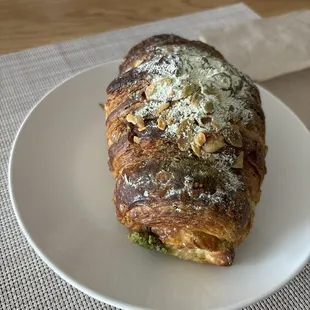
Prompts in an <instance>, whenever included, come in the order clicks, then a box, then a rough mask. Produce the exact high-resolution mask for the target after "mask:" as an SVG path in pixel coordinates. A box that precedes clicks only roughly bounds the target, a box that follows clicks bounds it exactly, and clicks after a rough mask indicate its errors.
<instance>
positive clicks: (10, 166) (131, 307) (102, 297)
mask: <svg viewBox="0 0 310 310" xmlns="http://www.w3.org/2000/svg"><path fill="white" fill-rule="evenodd" d="M120 62H121V60H114V61H110V62H106V63H101V64H98V65H95V66H91V67H88V68H86V69H83V70H81V71H79V72H77V73H75V74H73V75H71V76H69V77H67V78H66V79H64V80H62V81H61V82H60V83H58V84H57V85H56V86H55V87H53V88H52V89H51V90H49V91H48V92H47V93H46V94H45V95H44V96H43V97H42V98H41V99H39V100H38V102H37V103H36V104H35V105H34V106H33V107H32V108H31V109H30V111H29V112H28V114H27V115H26V117H25V118H24V120H23V121H22V123H21V124H20V126H19V128H18V130H17V132H16V133H15V137H14V140H13V143H12V144H11V149H10V155H9V163H8V191H9V197H10V200H11V203H12V207H13V211H14V214H15V217H16V219H17V222H18V225H19V227H20V229H21V231H22V233H23V235H24V236H25V238H26V240H27V242H28V244H29V245H30V246H31V247H32V248H33V249H34V251H35V253H36V254H37V255H38V257H39V258H40V259H41V260H42V261H43V263H45V264H46V265H47V266H48V267H49V268H50V269H51V270H52V271H53V272H55V273H56V275H58V276H60V277H61V278H62V279H63V280H65V281H66V282H67V283H69V285H71V286H73V287H74V288H76V289H78V290H79V291H80V292H82V293H84V294H86V295H88V296H90V297H91V298H94V299H96V300H98V301H100V302H103V303H107V304H110V305H112V306H114V307H118V308H122V309H126V310H158V309H155V308H141V307H140V306H135V305H132V304H129V303H127V302H122V301H119V300H117V299H115V298H110V297H107V296H105V295H103V294H100V293H97V292H96V291H95V290H93V289H91V288H88V287H87V286H85V285H83V284H81V283H79V282H78V281H76V280H75V279H73V278H72V277H71V276H69V275H68V274H67V273H66V272H65V271H63V270H61V269H60V268H59V267H57V266H56V265H55V264H54V263H53V262H52V261H51V260H50V259H49V258H48V256H47V255H46V254H45V253H44V251H42V250H41V249H40V247H39V246H38V245H37V244H36V242H35V241H34V240H33V239H32V237H31V235H30V233H29V232H28V229H27V228H26V226H25V225H24V223H23V220H22V217H21V215H20V212H19V210H20V208H19V206H18V204H17V202H16V200H15V197H14V185H13V181H12V169H13V165H14V154H15V149H16V145H17V143H18V140H19V137H20V134H21V132H22V130H23V128H24V126H25V124H26V123H27V121H29V118H30V116H31V115H32V113H33V112H34V111H35V110H36V108H37V107H38V106H39V105H40V104H41V103H42V102H43V101H44V99H45V98H46V97H47V96H49V95H50V94H51V93H52V92H54V91H55V90H56V89H57V88H59V87H60V86H62V85H64V84H66V83H67V82H68V81H70V80H72V79H74V78H75V77H77V76H79V75H82V74H84V73H86V72H89V71H91V70H94V69H97V68H99V67H104V66H107V65H110V64H114V63H115V64H117V63H120ZM255 85H256V86H257V87H258V88H259V90H261V89H262V90H263V91H264V92H265V93H267V94H268V96H270V97H272V98H273V99H274V100H275V101H278V102H279V103H281V105H282V106H283V107H284V108H285V109H287V111H288V112H290V113H291V114H292V115H293V117H294V118H295V119H296V120H297V121H298V122H299V123H300V124H301V125H302V127H303V130H305V133H306V134H308V135H309V145H310V131H309V130H308V128H307V127H306V125H305V124H304V122H303V121H302V120H301V119H300V118H299V117H298V116H297V114H296V113H295V112H294V111H293V110H292V109H291V108H290V107H289V106H287V105H286V104H285V103H284V102H283V101H282V100H281V99H280V98H278V97H277V96H276V95H274V94H273V93H271V92H270V91H269V90H267V89H266V88H265V87H263V86H261V85H260V83H256V82H255ZM308 251H309V253H308V254H307V256H306V258H305V260H304V261H303V263H302V264H300V266H299V267H298V268H296V269H295V270H293V272H292V273H290V275H289V276H287V277H285V279H284V280H282V281H280V282H279V284H278V285H275V286H274V287H272V288H271V289H269V290H268V291H267V292H266V293H264V294H263V295H261V296H259V297H257V298H255V299H253V298H248V299H243V300H242V301H240V302H238V303H235V304H233V305H230V306H228V307H224V308H223V307H220V308H210V309H209V310H237V309H239V308H242V307H247V306H249V305H252V304H256V303H258V302H260V301H262V300H264V299H266V298H268V297H269V296H270V295H272V294H274V293H276V292H277V291H279V290H280V289H281V288H283V287H284V286H285V285H287V284H288V283H289V282H290V281H292V280H293V279H294V278H295V277H296V276H297V275H298V274H299V273H300V272H301V271H302V270H303V268H304V267H305V266H306V265H307V264H308V263H309V260H310V247H309V250H308Z"/></svg>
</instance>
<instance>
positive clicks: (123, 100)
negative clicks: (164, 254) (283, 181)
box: [105, 35, 266, 265]
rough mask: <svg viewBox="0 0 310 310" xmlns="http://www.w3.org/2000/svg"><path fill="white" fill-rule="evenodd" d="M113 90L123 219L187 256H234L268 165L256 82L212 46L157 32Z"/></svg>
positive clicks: (113, 140) (110, 106)
mask: <svg viewBox="0 0 310 310" xmlns="http://www.w3.org/2000/svg"><path fill="white" fill-rule="evenodd" d="M107 93H108V100H107V102H106V104H105V111H106V123H107V138H108V139H107V140H108V147H109V165H110V169H111V171H112V173H113V175H114V176H115V178H116V181H117V182H116V187H115V194H114V201H115V205H116V209H117V216H118V219H119V220H120V222H121V223H122V224H124V225H125V226H127V227H128V228H129V229H130V230H133V231H137V232H139V231H140V232H145V231H151V232H152V234H156V235H157V236H158V237H159V239H160V240H161V242H163V244H164V245H165V246H166V247H167V248H168V249H169V252H170V253H171V254H173V255H176V256H178V257H180V258H183V259H189V260H194V261H200V262H209V263H214V264H217V265H230V264H232V262H233V259H234V246H236V245H238V244H240V243H241V242H242V241H243V240H244V239H245V237H246V236H247V234H248V232H249V230H250V229H251V226H252V221H253V216H254V207H255V204H256V203H257V202H258V201H259V199H260V193H261V190H260V188H261V184H262V182H263V179H264V175H265V174H266V167H265V155H266V146H265V118H264V113H263V110H262V108H261V102H260V96H259V92H258V89H257V88H256V86H255V85H254V84H253V83H252V82H251V80H250V79H249V78H248V77H247V76H245V75H243V74H242V73H240V72H239V71H238V70H236V69H235V68H234V67H232V66H231V65H229V64H228V63H227V62H226V61H225V60H224V58H223V57H222V55H221V54H220V53H219V52H218V51H216V50H215V49H214V48H213V47H210V46H208V45H207V44H204V43H201V42H198V41H188V40H186V39H183V38H181V37H178V36H174V35H158V36H154V37H151V38H148V39H146V40H144V41H142V42H141V43H140V44H138V45H136V46H135V47H133V48H132V49H131V50H130V51H129V53H128V54H127V56H126V57H125V58H124V61H123V63H122V65H121V66H120V75H119V76H118V77H117V78H116V79H115V80H114V81H112V83H111V84H110V85H109V87H108V88H107ZM168 232H170V233H168ZM172 232H173V233H172ZM185 241H186V242H185ZM182 244H183V245H182ZM184 244H185V245H184Z"/></svg>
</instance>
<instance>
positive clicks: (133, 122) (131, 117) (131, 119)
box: [126, 113, 137, 125]
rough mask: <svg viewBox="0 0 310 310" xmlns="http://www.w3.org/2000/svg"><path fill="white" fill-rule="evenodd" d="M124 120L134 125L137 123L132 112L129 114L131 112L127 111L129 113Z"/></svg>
mask: <svg viewBox="0 0 310 310" xmlns="http://www.w3.org/2000/svg"><path fill="white" fill-rule="evenodd" d="M126 120H127V122H128V123H132V124H134V125H136V124H137V118H136V117H135V116H134V115H133V114H131V113H129V114H128V115H127V116H126Z"/></svg>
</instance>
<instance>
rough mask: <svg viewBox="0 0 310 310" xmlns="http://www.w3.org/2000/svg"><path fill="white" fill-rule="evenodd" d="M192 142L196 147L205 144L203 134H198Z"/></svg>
mask: <svg viewBox="0 0 310 310" xmlns="http://www.w3.org/2000/svg"><path fill="white" fill-rule="evenodd" d="M194 142H195V144H196V145H198V146H202V145H203V144H204V143H205V142H206V136H205V134H204V133H203V132H202V131H200V132H198V133H197V134H196V136H195V137H194Z"/></svg>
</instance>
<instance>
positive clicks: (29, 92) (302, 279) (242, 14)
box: [0, 4, 310, 310]
mask: <svg viewBox="0 0 310 310" xmlns="http://www.w3.org/2000/svg"><path fill="white" fill-rule="evenodd" d="M253 18H259V17H258V16H257V15H256V14H255V13H254V12H253V11H251V10H250V9H249V8H248V7H246V6H245V5H243V4H238V5H233V6H230V7H224V8H219V9H216V10H212V11H206V12H201V13H197V14H193V15H188V16H182V17H178V18H174V19H169V20H165V21H161V22H155V23H151V24H146V25H143V26H137V27H132V28H128V29H123V30H118V31H113V32H108V33H103V34H100V35H96V36H92V37H87V38H82V39H78V40H74V41H70V42H65V43H59V44H55V45H49V46H43V47H40V48H36V49H32V50H27V51H23V52H19V53H15V54H8V55H4V56H1V57H0V146H1V149H0V203H1V207H0V309H6V310H10V309H24V310H27V309H31V310H34V309H40V310H41V309H55V310H60V309H70V310H71V309H96V310H98V309H116V308H114V307H111V306H109V305H106V304H103V303H100V302H99V301H96V300H94V299H92V298H90V297H88V296H86V295H85V294H83V293H81V292H79V291H78V290H76V289H75V288H73V287H72V286H70V285H69V284H67V283H66V282H65V281H63V280H62V279H61V278H59V277H58V276H57V275H56V274H55V273H54V272H53V271H52V270H51V269H49V268H48V267H47V266H46V265H45V263H44V262H42V261H41V259H40V258H39V257H38V256H37V255H36V254H35V253H34V251H33V250H32V249H31V248H30V246H29V245H28V243H27V242H26V240H25V238H24V237H23V235H22V232H21V230H20V228H19V226H18V224H17V221H16V218H15V215H14V213H13V210H12V205H11V202H10V198H9V193H8V189H7V186H8V181H7V172H8V168H7V167H8V160H9V152H10V149H11V145H12V142H13V139H14V136H15V134H16V132H17V130H18V128H19V126H20V124H21V123H22V121H23V120H24V118H25V117H26V115H27V113H28V112H29V111H30V110H31V108H32V107H33V106H34V105H35V104H36V103H37V101H38V100H40V98H42V97H43V96H44V94H46V92H48V91H49V90H51V89H52V88H54V87H55V86H56V85H57V84H59V83H60V82H62V81H63V80H64V79H66V78H68V77H70V76H72V75H74V74H76V73H78V72H79V71H81V70H83V69H85V68H88V67H91V66H94V65H98V64H101V63H104V62H108V61H112V60H115V59H120V58H122V56H123V55H124V54H125V52H126V51H127V50H128V48H129V47H130V46H132V45H133V44H134V43H136V42H137V41H139V40H141V39H142V38H144V37H147V36H149V35H152V34H155V33H163V32H173V33H176V34H180V35H183V36H185V37H188V38H197V37H198V34H199V32H200V31H201V30H202V29H206V28H207V27H218V26H222V25H229V24H235V23H240V22H244V21H246V20H249V19H253ZM309 279H310V265H309V264H308V266H307V267H306V268H304V269H303V271H302V272H301V273H300V274H299V275H298V276H297V277H296V278H295V279H294V280H292V281H291V282H290V283H289V284H287V285H286V286H285V287H284V288H282V289H281V290H280V291H279V292H277V293H275V294H274V295H272V296H270V297H269V298H267V299H265V300H263V301H261V302H259V303H257V304H255V305H252V306H249V307H247V308H246V309H247V310H250V309H252V310H258V309H268V310H269V309H282V310H289V309H296V310H306V309H307V310H308V309H310V306H309V303H310V297H309V295H310V294H309V290H310V281H309ZM266 281H268V275H266Z"/></svg>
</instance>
